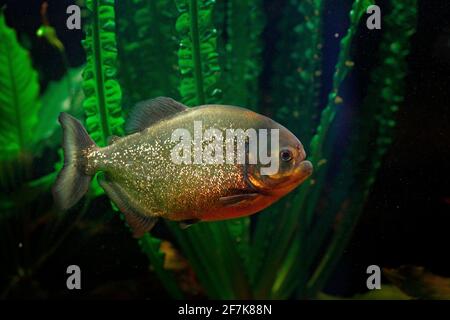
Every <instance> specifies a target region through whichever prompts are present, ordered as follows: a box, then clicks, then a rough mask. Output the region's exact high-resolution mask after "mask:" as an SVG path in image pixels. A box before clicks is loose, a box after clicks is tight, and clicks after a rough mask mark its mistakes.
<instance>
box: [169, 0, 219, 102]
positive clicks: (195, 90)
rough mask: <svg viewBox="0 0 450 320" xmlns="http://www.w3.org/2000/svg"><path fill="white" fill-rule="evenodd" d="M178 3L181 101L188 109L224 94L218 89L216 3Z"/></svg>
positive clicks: (189, 0) (198, 0)
mask: <svg viewBox="0 0 450 320" xmlns="http://www.w3.org/2000/svg"><path fill="white" fill-rule="evenodd" d="M176 4H177V8H178V10H179V12H180V15H179V17H178V19H177V22H176V30H177V32H178V34H179V35H180V48H179V50H178V65H179V68H180V73H181V84H180V95H181V97H182V101H183V103H185V104H186V105H188V106H195V105H202V104H205V103H213V102H215V101H216V99H217V97H218V95H219V93H221V91H220V90H219V89H218V88H217V82H218V79H219V76H220V67H219V59H218V54H217V51H216V47H217V39H216V35H217V31H216V30H215V29H214V27H213V25H212V17H213V14H212V12H213V10H212V9H213V6H214V0H176Z"/></svg>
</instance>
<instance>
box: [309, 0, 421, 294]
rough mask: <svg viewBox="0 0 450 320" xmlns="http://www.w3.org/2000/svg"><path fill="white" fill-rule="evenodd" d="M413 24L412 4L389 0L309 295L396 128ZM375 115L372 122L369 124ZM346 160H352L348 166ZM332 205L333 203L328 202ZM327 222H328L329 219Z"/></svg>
mask: <svg viewBox="0 0 450 320" xmlns="http://www.w3.org/2000/svg"><path fill="white" fill-rule="evenodd" d="M416 20H417V0H408V1H403V2H399V1H393V2H392V8H391V11H390V13H389V14H388V15H387V16H386V18H385V19H384V28H385V29H386V31H385V33H384V34H383V37H382V39H381V43H380V46H379V56H380V61H379V65H378V66H377V67H376V68H375V69H374V70H373V72H372V74H371V85H370V86H369V91H368V94H367V96H366V98H365V100H364V102H363V107H362V112H361V115H360V118H359V123H358V124H357V125H356V126H355V129H354V132H352V137H354V138H353V141H352V142H351V147H350V148H349V151H348V152H347V158H346V160H344V161H343V165H342V166H343V168H342V170H341V171H340V175H341V178H338V180H340V181H344V183H343V184H341V185H340V186H339V188H340V190H341V192H342V193H347V194H348V195H349V196H348V198H347V202H346V205H345V208H344V209H343V212H342V213H343V219H342V221H341V222H340V224H339V229H338V230H337V231H336V233H335V234H334V237H333V239H332V240H331V244H330V249H329V250H328V251H327V254H326V255H325V256H324V257H323V258H322V260H321V261H320V263H319V265H318V267H317V269H316V271H315V273H314V274H313V275H312V277H311V280H310V282H309V284H308V290H309V292H310V294H312V295H313V294H316V293H317V292H318V291H319V290H320V288H321V287H323V285H324V283H325V281H326V280H327V279H328V277H329V276H330V273H331V271H332V270H333V269H334V266H335V264H336V263H337V261H338V258H339V256H340V255H341V254H342V252H343V250H344V249H345V246H346V245H347V243H348V241H349V239H350V236H351V234H352V231H353V229H354V227H355V225H356V223H357V221H358V217H359V215H360V213H361V211H362V209H363V206H364V203H365V199H366V198H367V196H368V195H369V192H370V188H371V186H372V185H373V183H374V182H375V179H376V174H377V171H378V169H379V168H380V166H381V161H382V158H383V156H384V154H385V153H386V151H387V150H388V148H389V145H390V144H391V143H392V140H393V139H392V136H393V131H394V128H395V125H396V121H395V114H396V113H397V111H398V110H399V108H400V104H401V103H402V102H403V96H404V81H405V77H406V72H407V62H406V57H407V56H408V54H409V52H410V38H411V36H412V35H413V34H414V33H415V30H416ZM374 117H375V120H376V121H373V118H374ZM371 141H376V148H369V145H370V142H371ZM349 159H353V161H352V162H350V161H349ZM355 160H356V161H355ZM350 163H351V165H350ZM355 168H357V169H356V170H355ZM358 169H359V170H358ZM349 177H352V178H349ZM337 196H338V198H340V202H341V203H342V202H343V196H342V194H341V193H338V194H337ZM332 202H334V203H335V202H338V201H336V199H332ZM341 206H342V205H341ZM328 215H329V213H328ZM327 220H328V221H330V219H329V218H328V219H327ZM320 229H321V228H320ZM320 229H319V230H320ZM321 232H322V230H321Z"/></svg>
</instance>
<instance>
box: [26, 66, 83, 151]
mask: <svg viewBox="0 0 450 320" xmlns="http://www.w3.org/2000/svg"><path fill="white" fill-rule="evenodd" d="M83 68H84V67H78V68H74V69H70V70H68V72H67V73H66V75H64V77H63V78H62V79H61V80H59V81H52V82H50V83H49V85H48V86H47V89H46V90H45V92H44V94H43V95H42V97H41V102H42V107H41V110H40V112H39V122H38V123H37V125H36V128H35V130H34V132H35V134H36V135H37V136H39V137H41V139H42V140H43V141H42V143H40V144H39V145H38V148H39V149H37V150H36V151H37V152H39V151H40V150H41V149H42V147H43V146H49V147H56V146H57V145H60V143H61V139H60V136H61V130H60V129H59V128H60V126H59V123H58V116H59V114H60V113H61V112H63V111H64V112H70V113H71V114H72V115H75V116H77V117H80V116H82V110H81V104H82V100H83V99H84V94H83V92H82V90H81V81H82V77H81V74H82V70H83Z"/></svg>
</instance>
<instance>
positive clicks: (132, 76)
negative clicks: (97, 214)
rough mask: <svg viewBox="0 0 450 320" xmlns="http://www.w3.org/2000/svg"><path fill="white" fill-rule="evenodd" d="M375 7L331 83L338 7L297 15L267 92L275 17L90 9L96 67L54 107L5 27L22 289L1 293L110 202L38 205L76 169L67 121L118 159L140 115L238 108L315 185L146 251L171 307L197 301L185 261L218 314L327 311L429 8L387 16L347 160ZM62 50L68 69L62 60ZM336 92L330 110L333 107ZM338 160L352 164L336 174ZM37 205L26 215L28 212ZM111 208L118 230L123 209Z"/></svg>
mask: <svg viewBox="0 0 450 320" xmlns="http://www.w3.org/2000/svg"><path fill="white" fill-rule="evenodd" d="M371 4H374V1H371V0H354V1H353V3H352V6H351V10H350V11H349V12H348V19H346V21H342V23H346V24H348V28H347V30H346V33H345V34H343V35H338V37H339V39H340V40H339V41H340V44H339V54H338V56H337V59H336V61H335V64H334V67H333V72H332V76H331V77H330V78H329V79H328V78H326V76H325V75H324V72H323V68H324V64H325V62H327V63H328V64H330V63H334V62H329V61H324V60H325V58H324V55H323V48H324V42H325V41H326V40H325V39H324V37H323V33H324V32H323V28H324V25H323V24H324V21H323V16H324V11H325V10H326V5H327V1H325V0H290V1H287V2H286V5H285V8H284V9H283V10H284V11H285V15H284V16H283V19H282V20H280V21H279V24H278V25H277V26H276V27H277V28H278V29H279V31H280V37H279V39H278V41H277V43H276V44H270V45H276V46H277V51H276V52H277V53H278V56H276V57H275V59H274V61H273V79H272V81H271V84H270V88H268V89H267V88H265V89H264V90H263V89H262V87H261V85H260V76H261V74H262V72H263V68H264V67H263V62H262V60H263V57H262V56H263V52H264V48H265V47H264V46H267V45H268V44H265V43H264V42H263V32H264V29H265V27H266V23H267V17H265V14H264V10H263V5H264V2H263V1H262V0H253V1H240V0H217V1H213V0H175V1H167V0H152V1H145V0H133V1H112V0H86V1H85V6H84V10H85V14H86V17H87V19H86V21H85V23H84V24H83V26H84V32H85V39H84V40H83V46H84V48H85V53H86V64H85V65H84V67H83V68H82V70H81V69H79V70H78V69H68V70H67V72H66V75H65V78H64V79H62V80H61V81H60V82H58V83H53V84H51V85H49V86H48V87H47V89H46V91H45V92H44V93H43V94H42V95H40V89H39V81H38V74H37V72H36V71H35V70H34V69H33V67H32V64H31V60H30V56H29V54H28V52H27V51H26V50H25V49H24V48H23V47H22V46H21V45H20V44H19V42H18V40H17V37H16V35H15V32H14V30H12V29H11V28H9V27H8V26H7V25H6V23H5V18H4V15H3V13H2V14H1V15H0V43H1V45H0V104H1V108H0V141H1V144H0V149H1V150H0V187H1V190H2V193H1V198H0V208H1V210H2V218H1V231H2V237H9V238H8V240H7V241H2V245H3V246H4V247H5V248H3V249H2V250H1V254H2V257H1V259H2V260H3V261H6V260H8V261H10V263H9V264H8V265H5V269H7V270H1V271H2V273H3V274H7V275H8V277H7V279H2V286H1V287H3V284H4V285H5V288H6V289H5V290H4V291H3V292H1V294H2V296H3V297H5V296H8V294H9V290H10V289H11V288H12V287H14V285H16V284H17V283H18V282H20V279H21V278H23V277H31V276H32V274H33V272H34V271H35V270H36V269H37V268H39V267H40V266H41V265H42V264H43V263H44V261H45V260H46V259H48V257H49V256H50V255H51V254H52V253H54V252H55V250H57V249H58V246H59V245H60V244H61V243H62V242H63V241H64V239H65V238H66V237H67V235H68V234H69V233H70V232H71V230H72V229H73V228H74V222H73V220H76V221H80V220H82V218H83V216H84V215H85V214H86V212H88V211H89V210H92V208H91V205H92V203H93V202H94V201H95V200H96V199H99V198H100V197H101V196H102V195H103V193H104V191H103V189H102V188H101V187H100V186H99V185H98V184H96V183H94V184H93V185H92V186H91V189H90V192H89V194H88V196H87V197H86V198H85V200H84V201H83V204H82V205H81V209H80V210H79V212H77V213H74V212H73V213H62V212H59V211H58V209H57V208H55V207H53V206H52V207H48V206H43V205H40V202H42V201H43V200H42V198H45V197H47V198H48V197H50V188H51V186H52V184H53V182H54V180H55V178H56V172H58V171H59V169H60V168H61V167H62V157H61V150H60V144H59V142H60V139H61V133H60V131H59V128H58V126H57V123H56V119H57V117H58V115H59V113H60V112H61V111H65V112H68V113H70V114H72V115H74V116H75V117H77V118H78V119H80V120H83V121H84V124H85V127H86V128H87V131H88V132H89V135H90V136H91V137H92V138H93V140H94V141H95V142H96V143H97V144H98V145H99V146H106V145H107V144H108V139H109V138H110V137H111V136H123V135H124V128H123V126H124V122H125V119H126V117H127V115H128V113H129V110H130V107H131V106H132V105H133V104H135V103H136V102H138V101H141V100H145V99H148V98H153V97H157V96H168V97H172V98H174V99H176V100H179V101H181V102H183V103H184V104H185V105H187V106H196V105H202V104H213V103H220V104H229V105H238V106H244V107H247V108H250V109H252V110H254V111H256V112H259V113H262V114H267V115H268V116H271V117H273V118H274V119H275V120H276V121H278V122H279V123H281V124H283V125H284V126H286V127H287V128H289V130H291V131H292V132H294V133H295V134H296V135H297V136H298V137H299V138H300V139H301V140H302V142H303V143H304V146H305V149H306V152H307V154H308V160H310V161H311V162H312V163H313V165H314V167H315V172H314V174H313V176H312V178H310V180H309V181H307V182H305V183H304V184H303V185H302V186H301V187H300V188H298V189H296V190H295V191H294V192H292V193H291V194H290V195H289V196H287V197H286V198H285V199H282V200H281V201H279V202H277V203H275V204H274V205H272V206H271V207H269V208H267V209H265V210H264V211H263V212H261V213H259V214H257V215H255V216H252V217H244V218H239V219H233V220H227V221H220V222H208V223H199V224H196V225H193V226H192V227H190V228H189V229H187V230H181V229H180V228H179V226H178V224H175V223H173V222H170V221H165V227H166V228H167V230H168V232H169V233H170V235H171V237H173V239H174V243H173V246H174V247H176V248H174V247H172V244H168V242H167V241H166V239H162V238H159V237H156V236H154V235H152V234H149V233H148V234H145V235H144V236H143V237H142V238H140V239H139V240H136V242H137V245H138V246H139V247H140V249H141V250H142V252H143V253H144V254H145V256H146V257H147V258H148V260H149V263H150V265H151V266H152V269H153V271H154V272H155V273H156V274H157V276H158V277H159V279H160V281H161V283H162V285H163V286H164V287H165V289H166V290H167V292H168V293H169V294H170V295H171V296H172V297H174V298H183V297H190V296H191V295H193V293H192V291H194V289H193V287H194V286H196V284H192V286H191V287H189V286H187V287H186V283H185V282H184V283H181V281H180V276H179V274H177V272H176V268H169V267H168V257H169V256H170V255H175V254H176V255H180V257H179V258H178V259H179V260H182V261H183V263H185V265H186V269H189V270H191V271H192V273H193V274H195V276H193V277H194V278H195V281H194V282H196V281H198V286H199V287H200V289H198V288H196V289H195V291H202V292H203V293H204V294H205V295H206V296H207V297H209V298H215V299H247V298H249V299H250V298H257V299H287V298H299V299H306V298H309V299H311V298H321V297H322V298H323V297H324V296H323V295H322V294H321V291H322V290H323V288H324V286H325V285H326V282H327V280H328V278H329V277H330V275H331V272H332V271H333V270H334V268H335V266H336V264H337V262H338V261H339V258H340V256H341V254H342V252H343V251H344V249H345V247H346V245H347V243H348V241H349V239H350V236H351V235H352V230H353V228H354V227H355V225H356V223H357V221H358V218H359V215H360V213H361V212H362V209H363V206H364V203H365V200H366V198H367V196H368V194H369V193H370V190H371V186H372V185H373V183H374V181H375V179H376V176H377V170H378V169H379V167H380V164H381V162H382V159H383V155H384V154H385V152H386V151H387V149H388V148H389V146H390V144H391V143H392V141H393V135H394V128H395V126H396V113H397V111H398V110H399V108H400V107H401V105H402V101H403V96H404V79H405V76H406V72H407V64H406V57H407V56H408V53H409V49H410V38H411V36H412V35H413V34H414V32H415V26H416V16H417V1H416V0H403V1H400V0H391V1H389V10H388V13H387V14H386V16H385V17H384V25H383V33H382V36H381V38H380V40H379V43H378V49H377V50H378V55H377V56H378V59H379V61H377V64H376V65H375V66H374V68H373V69H372V70H370V79H371V81H370V85H369V87H368V88H367V94H366V97H365V98H364V99H363V102H362V104H361V105H360V106H359V107H358V110H356V112H355V114H354V116H353V117H352V119H351V121H350V123H349V129H348V135H349V136H350V139H348V141H347V143H345V145H344V146H343V147H342V146H341V145H340V144H339V148H337V147H336V146H337V145H338V143H337V142H338V141H337V140H338V139H339V137H340V135H339V133H338V132H337V131H338V128H339V127H338V126H337V124H336V123H337V119H339V117H340V115H341V114H342V113H345V110H346V107H347V97H346V91H345V90H343V88H344V87H345V85H346V80H347V79H348V76H349V74H351V72H352V69H353V67H354V65H355V62H354V61H353V50H352V49H353V45H354V41H355V38H356V37H357V35H358V30H359V27H360V26H361V25H362V24H364V23H365V20H364V19H363V17H364V15H365V13H366V9H367V7H368V6H369V5H371ZM288 13H289V14H288ZM154 26H157V27H154ZM42 32H45V30H43V31H41V33H42ZM53 39H54V38H53ZM54 43H58V42H56V41H54ZM58 50H60V51H61V54H62V56H64V50H61V48H60V47H59V48H58ZM63 60H64V58H63ZM81 73H82V76H81ZM325 83H328V85H327V86H325V85H324V84H325ZM328 87H329V90H328ZM324 88H325V89H324ZM324 90H326V92H325V96H326V99H321V98H320V97H321V95H324ZM337 154H339V155H340V158H339V159H338V160H336V161H335V160H333V161H331V159H335V158H336V155H337ZM43 157H49V158H50V159H51V160H52V161H53V165H52V168H48V171H47V172H43V171H42V170H41V171H39V170H36V169H33V168H34V167H33V163H34V162H38V161H39V159H42V158H43ZM93 181H94V182H95V181H96V179H93ZM24 190H26V191H27V194H29V195H30V196H29V198H27V199H23V198H21V196H20V195H21V194H23V191H24ZM330 190H332V191H333V192H330ZM102 199H103V200H104V199H106V198H102ZM107 208H108V209H105V210H107V211H108V212H113V211H114V212H115V213H114V214H120V213H119V212H118V210H117V208H115V206H114V205H112V204H111V205H110V204H109V203H108V205H107ZM32 221H34V223H32ZM36 221H38V222H36ZM14 226H20V227H14ZM23 226H28V227H26V228H24V227H23ZM21 228H24V229H25V230H21ZM42 228H43V229H42ZM124 228H126V223H125V222H124ZM35 230H38V231H39V232H41V233H48V235H49V236H48V238H45V239H41V240H42V243H41V242H34V241H33V239H34V238H33V234H34V232H35ZM47 230H48V231H47ZM23 234H24V235H26V237H25V238H24V239H25V240H22V239H23V236H22V235H23ZM130 237H131V232H130ZM18 239H20V240H18ZM23 241H27V246H30V247H33V246H34V251H33V252H32V253H31V254H29V253H27V255H26V256H20V255H18V254H17V253H16V251H17V248H11V247H7V243H20V244H22V243H23ZM50 244H51V245H50ZM168 246H169V249H167V247H168ZM49 247H50V249H48V248H49ZM44 248H45V249H44ZM39 252H46V253H45V254H44V255H40V254H39ZM174 252H176V253H174ZM67 254H69V253H67ZM3 255H4V256H3ZM24 257H26V259H24ZM2 268H3V265H2ZM3 282H5V283H3Z"/></svg>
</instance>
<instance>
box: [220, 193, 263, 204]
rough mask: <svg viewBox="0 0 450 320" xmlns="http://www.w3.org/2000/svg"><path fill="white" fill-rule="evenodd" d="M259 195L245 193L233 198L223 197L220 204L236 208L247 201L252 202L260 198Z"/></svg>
mask: <svg viewBox="0 0 450 320" xmlns="http://www.w3.org/2000/svg"><path fill="white" fill-rule="evenodd" d="M258 196H259V194H258V193H244V194H237V195H233V196H227V197H221V198H220V199H219V201H220V203H221V204H222V205H224V206H226V207H234V206H237V205H239V204H242V203H244V202H247V201H251V200H253V199H255V198H256V197H258Z"/></svg>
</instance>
